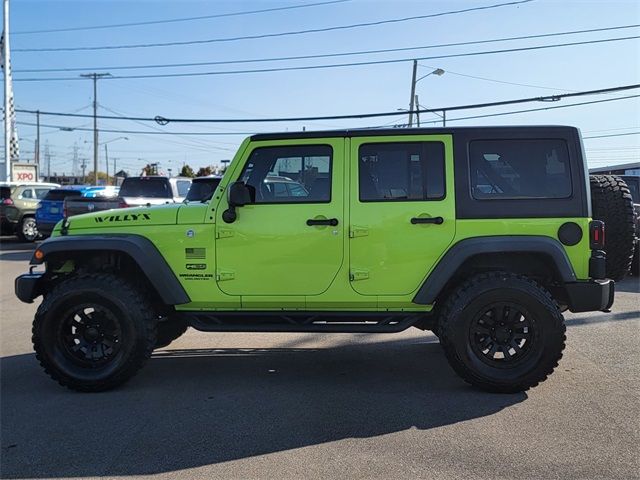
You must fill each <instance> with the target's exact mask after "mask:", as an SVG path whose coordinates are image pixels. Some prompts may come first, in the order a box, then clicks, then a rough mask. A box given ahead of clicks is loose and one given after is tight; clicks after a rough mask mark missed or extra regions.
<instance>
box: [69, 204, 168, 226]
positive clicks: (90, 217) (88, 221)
mask: <svg viewBox="0 0 640 480" xmlns="http://www.w3.org/2000/svg"><path fill="white" fill-rule="evenodd" d="M179 209H180V204H179V203H172V204H167V205H159V206H153V207H137V208H119V209H114V210H105V211H102V212H94V213H85V214H83V215H75V216H73V217H70V218H69V219H68V226H69V227H68V228H69V232H71V233H72V232H73V230H78V229H86V228H91V229H95V228H109V227H111V228H113V227H124V228H128V227H136V226H149V225H175V224H176V222H177V217H178V210H179ZM62 223H63V222H60V223H58V225H56V230H59V229H60V227H61V225H62Z"/></svg>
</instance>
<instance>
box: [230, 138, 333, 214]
mask: <svg viewBox="0 0 640 480" xmlns="http://www.w3.org/2000/svg"><path fill="white" fill-rule="evenodd" d="M332 154H333V150H332V148H331V147H330V146H328V145H305V146H291V147H262V148H256V149H255V150H254V151H253V152H251V155H250V157H249V159H248V160H247V164H246V165H245V167H244V170H243V171H242V175H241V176H240V180H241V181H243V182H245V183H246V184H247V185H250V186H252V187H253V188H255V191H256V203H329V202H330V201H331V162H332Z"/></svg>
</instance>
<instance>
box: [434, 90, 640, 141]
mask: <svg viewBox="0 0 640 480" xmlns="http://www.w3.org/2000/svg"><path fill="white" fill-rule="evenodd" d="M638 97H640V95H627V96H625V97H615V98H606V99H604V100H592V101H590V102H580V103H572V104H571V105H555V106H552V107H540V108H528V109H526V110H513V111H510V112H499V113H487V114H484V115H473V116H469V117H458V118H451V119H449V118H447V122H459V121H462V120H474V119H478V118H489V117H500V116H503V115H515V114H518V113H529V112H541V111H544V110H555V109H557V108H565V107H577V106H579V105H593V104H596V103H606V102H612V101H615V100H628V99H630V98H638ZM422 123H440V120H434V121H428V122H424V121H423V122H422ZM583 138H596V137H583Z"/></svg>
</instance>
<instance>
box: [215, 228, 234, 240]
mask: <svg viewBox="0 0 640 480" xmlns="http://www.w3.org/2000/svg"><path fill="white" fill-rule="evenodd" d="M229 237H233V230H231V229H229V228H218V229H216V238H229Z"/></svg>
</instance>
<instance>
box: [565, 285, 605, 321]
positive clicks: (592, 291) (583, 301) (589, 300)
mask: <svg viewBox="0 0 640 480" xmlns="http://www.w3.org/2000/svg"><path fill="white" fill-rule="evenodd" d="M565 289H566V291H567V296H568V303H569V310H571V311H572V312H574V313H577V312H596V311H606V310H609V308H610V307H611V305H613V298H614V296H615V282H614V281H613V280H610V279H608V278H607V279H604V280H589V281H586V282H572V283H566V284H565Z"/></svg>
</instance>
